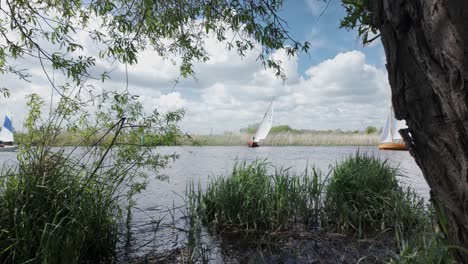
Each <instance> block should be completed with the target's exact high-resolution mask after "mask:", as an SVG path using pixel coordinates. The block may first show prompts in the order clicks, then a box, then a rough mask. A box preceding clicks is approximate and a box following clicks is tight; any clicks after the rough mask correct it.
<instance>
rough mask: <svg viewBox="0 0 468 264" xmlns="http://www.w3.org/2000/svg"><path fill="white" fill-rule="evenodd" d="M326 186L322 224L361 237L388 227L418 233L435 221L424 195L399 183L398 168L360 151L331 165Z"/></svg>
mask: <svg viewBox="0 0 468 264" xmlns="http://www.w3.org/2000/svg"><path fill="white" fill-rule="evenodd" d="M332 174H333V177H332V178H331V181H330V182H329V184H328V185H327V188H326V195H325V201H324V208H323V210H324V213H323V218H322V224H323V226H324V227H325V228H326V229H328V230H330V231H332V232H340V233H351V234H357V235H358V236H359V237H362V236H368V235H374V234H376V233H379V232H385V231H387V230H392V231H393V232H395V231H400V232H403V233H405V234H406V233H408V232H410V231H412V232H419V231H422V230H424V229H426V228H427V227H430V226H431V224H432V221H431V219H432V218H433V216H431V215H429V213H430V211H429V210H427V208H426V204H425V202H424V200H423V199H422V198H419V197H418V196H417V195H416V193H415V192H414V191H413V190H411V189H410V188H408V187H407V188H403V187H401V186H399V184H398V181H397V178H396V176H397V175H398V168H393V167H391V166H390V165H389V164H388V163H387V162H386V161H382V160H380V159H379V158H376V157H374V156H369V155H367V154H363V153H359V152H357V153H356V155H354V156H350V157H347V158H346V159H344V160H343V161H342V162H340V163H337V164H336V165H335V166H333V167H332Z"/></svg>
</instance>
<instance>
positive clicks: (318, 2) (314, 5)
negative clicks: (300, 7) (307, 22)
mask: <svg viewBox="0 0 468 264" xmlns="http://www.w3.org/2000/svg"><path fill="white" fill-rule="evenodd" d="M304 1H305V2H306V4H307V7H308V8H309V10H310V11H311V12H312V14H313V15H314V16H317V15H320V14H321V13H322V12H323V10H325V8H326V7H327V2H326V1H324V0H304Z"/></svg>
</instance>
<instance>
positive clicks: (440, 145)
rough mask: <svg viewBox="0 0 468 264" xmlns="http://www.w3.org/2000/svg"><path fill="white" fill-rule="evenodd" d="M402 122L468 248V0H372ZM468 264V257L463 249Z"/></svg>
mask: <svg viewBox="0 0 468 264" xmlns="http://www.w3.org/2000/svg"><path fill="white" fill-rule="evenodd" d="M370 2H371V3H372V4H371V5H372V6H371V8H372V10H373V15H374V24H375V26H376V27H377V28H379V29H380V33H381V36H382V43H383V46H384V49H385V53H386V58H387V70H388V78H389V81H390V86H391V88H392V103H393V107H394V110H395V115H396V117H397V119H405V120H406V123H407V125H408V129H405V130H402V131H400V133H401V134H402V136H403V138H404V139H405V142H406V144H407V145H408V148H409V151H410V153H411V155H412V156H413V157H414V158H415V160H416V162H417V164H418V165H419V167H420V168H421V170H422V172H423V174H424V177H425V178H426V181H427V183H428V184H429V186H430V188H431V197H432V199H434V200H435V202H436V204H438V205H440V207H441V209H442V212H443V214H444V215H445V218H446V220H447V225H446V227H447V229H448V230H447V231H446V236H447V238H448V240H449V242H450V243H451V244H452V245H457V246H461V247H464V248H466V249H468V133H467V131H468V106H467V103H468V20H467V19H468V0H373V1H372V0H371V1H370ZM457 254H458V255H457V257H458V258H459V260H460V261H462V262H464V263H468V254H466V253H462V252H458V253H457Z"/></svg>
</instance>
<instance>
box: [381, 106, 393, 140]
mask: <svg viewBox="0 0 468 264" xmlns="http://www.w3.org/2000/svg"><path fill="white" fill-rule="evenodd" d="M391 115H392V112H391V111H390V112H389V113H388V115H387V118H386V120H385V126H384V128H383V129H382V134H381V135H380V142H392V134H391V133H392V130H391V125H392V118H391Z"/></svg>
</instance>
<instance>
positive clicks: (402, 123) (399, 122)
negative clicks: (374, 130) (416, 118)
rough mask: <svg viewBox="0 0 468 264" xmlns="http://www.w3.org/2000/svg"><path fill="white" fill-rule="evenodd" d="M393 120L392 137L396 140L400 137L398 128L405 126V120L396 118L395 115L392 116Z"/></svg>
mask: <svg viewBox="0 0 468 264" xmlns="http://www.w3.org/2000/svg"><path fill="white" fill-rule="evenodd" d="M393 119H394V122H393V124H394V125H393V133H392V134H393V139H394V140H398V139H402V138H401V135H400V133H399V132H398V130H400V129H403V128H407V126H406V122H405V120H397V119H396V118H395V117H393Z"/></svg>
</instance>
